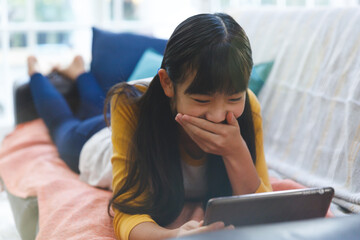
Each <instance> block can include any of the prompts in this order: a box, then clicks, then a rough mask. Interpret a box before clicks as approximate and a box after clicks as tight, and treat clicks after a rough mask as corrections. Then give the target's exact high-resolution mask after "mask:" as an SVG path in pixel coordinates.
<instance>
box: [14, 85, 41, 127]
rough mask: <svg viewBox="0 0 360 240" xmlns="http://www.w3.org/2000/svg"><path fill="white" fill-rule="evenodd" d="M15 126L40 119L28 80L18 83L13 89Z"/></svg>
mask: <svg viewBox="0 0 360 240" xmlns="http://www.w3.org/2000/svg"><path fill="white" fill-rule="evenodd" d="M13 96H14V119H15V124H16V125H18V124H20V123H24V122H28V121H31V120H34V119H36V118H38V117H39V116H38V114H37V112H36V109H35V106H34V103H33V100H32V96H31V92H30V85H29V81H28V80H19V81H16V82H15V84H14V87H13Z"/></svg>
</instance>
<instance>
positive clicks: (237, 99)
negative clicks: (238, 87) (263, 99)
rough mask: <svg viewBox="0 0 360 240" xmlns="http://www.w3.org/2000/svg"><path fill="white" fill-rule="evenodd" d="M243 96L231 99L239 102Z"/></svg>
mask: <svg viewBox="0 0 360 240" xmlns="http://www.w3.org/2000/svg"><path fill="white" fill-rule="evenodd" d="M241 98H242V97H238V98H231V99H229V101H230V102H238V101H240V100H241Z"/></svg>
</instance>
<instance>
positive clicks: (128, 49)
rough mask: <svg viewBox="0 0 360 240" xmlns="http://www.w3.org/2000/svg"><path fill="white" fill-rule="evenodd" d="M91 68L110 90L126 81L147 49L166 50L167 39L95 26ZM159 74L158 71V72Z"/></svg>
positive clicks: (105, 87)
mask: <svg viewBox="0 0 360 240" xmlns="http://www.w3.org/2000/svg"><path fill="white" fill-rule="evenodd" d="M92 30H93V41H92V60H91V66H90V71H91V72H92V73H93V74H94V76H95V78H96V79H97V81H98V82H99V85H100V86H101V88H102V89H103V91H104V93H106V92H107V91H108V90H109V89H110V88H111V87H112V86H113V85H115V84H116V83H119V82H123V81H126V80H127V79H128V78H129V76H130V74H131V73H132V72H133V70H134V68H135V66H136V64H137V62H138V61H139V59H140V57H141V56H142V55H143V53H144V52H145V50H146V49H148V48H153V49H154V50H155V51H157V52H159V53H163V52H164V50H165V46H166V43H167V40H164V39H157V38H153V37H148V36H143V35H137V34H133V33H113V32H108V31H104V30H100V29H98V28H93V29H92ZM154 75H155V74H154Z"/></svg>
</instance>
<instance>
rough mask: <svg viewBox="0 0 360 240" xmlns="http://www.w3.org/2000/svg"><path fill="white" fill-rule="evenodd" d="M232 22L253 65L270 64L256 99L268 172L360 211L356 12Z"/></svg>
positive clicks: (246, 17)
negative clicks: (323, 189)
mask: <svg viewBox="0 0 360 240" xmlns="http://www.w3.org/2000/svg"><path fill="white" fill-rule="evenodd" d="M237 16H239V17H238V18H237V20H238V22H239V23H240V24H241V25H242V26H244V29H245V31H246V32H247V33H248V35H249V38H250V41H251V43H252V48H253V51H254V60H255V63H256V62H263V61H268V60H271V59H275V63H274V66H273V69H272V71H271V73H270V76H269V78H268V80H267V82H266V83H265V85H264V87H263V89H262V92H261V93H260V96H259V100H260V103H261V106H262V110H263V112H262V113H263V124H264V145H265V146H264V148H265V154H266V159H267V161H268V166H269V168H271V169H274V170H276V171H278V172H279V173H280V174H282V175H284V176H285V177H290V178H292V179H294V180H295V181H297V182H299V183H302V184H304V185H306V186H325V185H330V186H333V187H334V188H335V190H336V191H335V196H336V198H335V200H334V201H335V202H337V203H338V204H340V205H341V206H342V207H345V208H346V209H348V210H350V211H352V212H360V27H359V22H360V8H352V9H322V10H307V11H304V10H292V11H286V12H285V11H278V12H274V11H258V10H257V11H254V12H252V11H247V12H243V13H240V14H237ZM250 16H251V17H250ZM270 19H271V21H269V20H270Z"/></svg>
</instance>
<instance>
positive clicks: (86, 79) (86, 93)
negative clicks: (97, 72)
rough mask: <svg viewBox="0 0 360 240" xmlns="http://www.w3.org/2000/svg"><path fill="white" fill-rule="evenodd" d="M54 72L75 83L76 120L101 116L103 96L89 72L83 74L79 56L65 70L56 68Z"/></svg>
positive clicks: (82, 62)
mask: <svg viewBox="0 0 360 240" xmlns="http://www.w3.org/2000/svg"><path fill="white" fill-rule="evenodd" d="M56 71H58V72H59V73H60V74H63V75H65V76H67V77H68V78H70V79H72V80H74V81H76V85H77V89H78V92H79V97H80V103H79V107H78V109H79V110H78V112H77V113H76V116H77V117H78V118H80V119H87V118H90V117H93V116H97V115H99V114H102V112H103V108H104V100H105V94H104V92H103V91H102V89H101V87H100V85H99V84H98V82H97V81H96V79H95V77H94V76H93V75H92V74H91V73H90V72H85V66H84V60H83V58H82V57H81V56H76V57H75V58H74V60H73V61H72V63H71V64H70V65H69V66H68V67H67V68H64V69H59V68H57V69H56Z"/></svg>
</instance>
